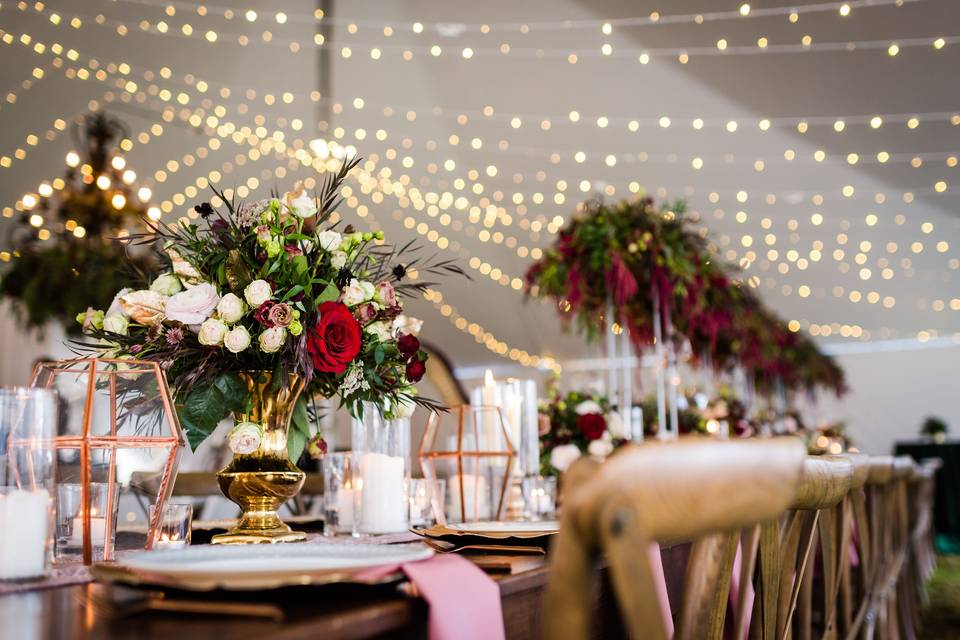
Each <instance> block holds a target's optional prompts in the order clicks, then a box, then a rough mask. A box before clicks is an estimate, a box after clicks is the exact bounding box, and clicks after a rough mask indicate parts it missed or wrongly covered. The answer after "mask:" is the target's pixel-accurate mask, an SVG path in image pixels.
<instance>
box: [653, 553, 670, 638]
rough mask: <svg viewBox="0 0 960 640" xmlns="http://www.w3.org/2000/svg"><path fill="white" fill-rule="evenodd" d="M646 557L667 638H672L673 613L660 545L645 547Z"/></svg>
mask: <svg viewBox="0 0 960 640" xmlns="http://www.w3.org/2000/svg"><path fill="white" fill-rule="evenodd" d="M647 557H648V559H649V562H650V570H651V573H652V574H653V586H654V587H655V588H656V590H657V602H658V603H659V604H660V615H661V616H662V617H663V626H664V629H665V630H666V632H667V637H668V638H672V637H673V612H672V611H671V610H670V595H669V594H668V593H667V577H666V576H665V575H664V573H663V559H662V558H661V557H660V545H658V544H657V543H656V542H654V543H653V544H651V545H650V546H649V547H647Z"/></svg>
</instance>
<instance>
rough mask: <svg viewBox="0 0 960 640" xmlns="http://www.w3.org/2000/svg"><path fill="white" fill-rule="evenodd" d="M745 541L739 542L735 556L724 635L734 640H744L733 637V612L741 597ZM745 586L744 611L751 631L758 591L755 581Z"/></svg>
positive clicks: (748, 582) (748, 630) (748, 628)
mask: <svg viewBox="0 0 960 640" xmlns="http://www.w3.org/2000/svg"><path fill="white" fill-rule="evenodd" d="M742 545H743V541H742V540H741V541H740V543H739V544H737V555H735V556H734V557H733V575H732V576H731V577H730V599H729V606H728V607H727V614H728V615H727V624H726V625H724V626H725V629H724V631H725V633H724V636H725V637H727V638H732V640H744V639H743V638H733V635H734V634H735V631H734V628H733V624H735V622H734V621H735V618H736V616H734V615H732V614H733V612H735V611H736V610H737V601H738V600H739V598H740V567H741V564H742V563H743V554H742V552H741V549H742ZM744 588H745V589H746V590H747V597H746V600H745V601H744V603H743V606H744V612H745V615H746V618H747V631H746V632H747V633H750V619H751V618H752V617H753V599H754V597H756V593H754V590H753V583H752V582H750V581H747V584H746V585H744Z"/></svg>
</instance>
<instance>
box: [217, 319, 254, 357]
mask: <svg viewBox="0 0 960 640" xmlns="http://www.w3.org/2000/svg"><path fill="white" fill-rule="evenodd" d="M223 346H225V347H226V348H227V351H229V352H230V353H240V352H241V351H243V350H244V349H246V348H247V347H249V346H250V332H249V331H247V328H246V327H244V326H243V325H239V326H236V327H234V328H233V329H231V330H230V331H228V332H227V335H225V336H223Z"/></svg>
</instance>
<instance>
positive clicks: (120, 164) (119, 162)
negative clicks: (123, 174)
mask: <svg viewBox="0 0 960 640" xmlns="http://www.w3.org/2000/svg"><path fill="white" fill-rule="evenodd" d="M110 164H111V165H113V168H114V169H116V170H117V171H121V170H122V169H123V168H124V167H125V166H127V161H126V160H124V159H123V156H114V157H113V160H111V161H110Z"/></svg>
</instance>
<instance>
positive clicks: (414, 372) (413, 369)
mask: <svg viewBox="0 0 960 640" xmlns="http://www.w3.org/2000/svg"><path fill="white" fill-rule="evenodd" d="M426 372H427V365H425V364H424V363H423V362H422V361H421V360H418V359H416V358H414V359H413V360H411V361H410V362H408V363H407V382H420V378H422V377H423V374H425V373H426Z"/></svg>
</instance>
